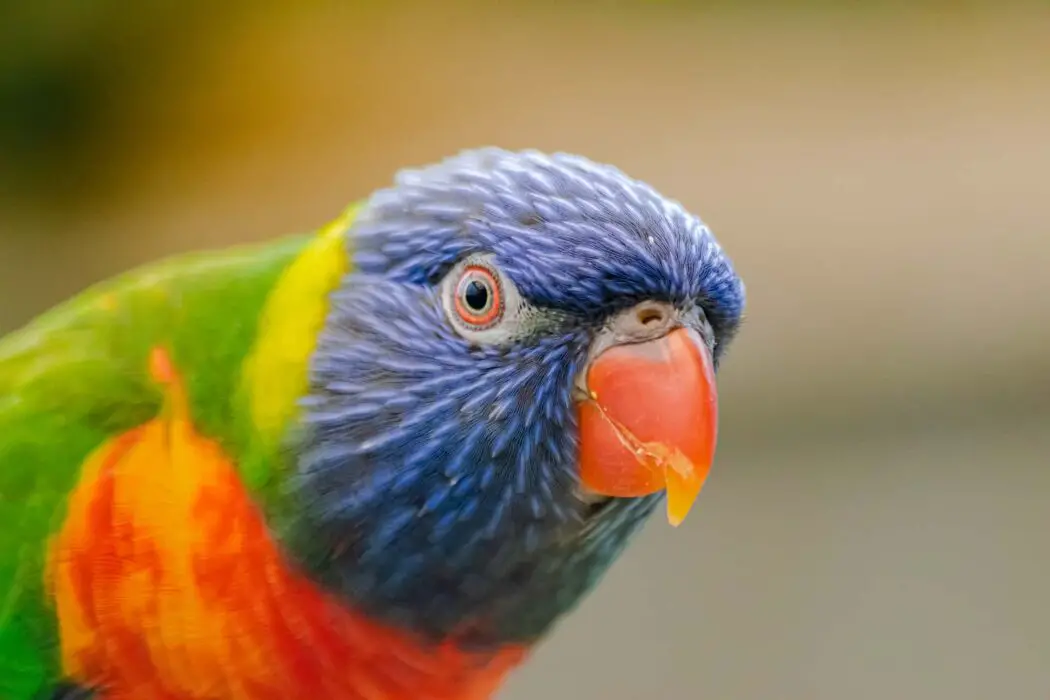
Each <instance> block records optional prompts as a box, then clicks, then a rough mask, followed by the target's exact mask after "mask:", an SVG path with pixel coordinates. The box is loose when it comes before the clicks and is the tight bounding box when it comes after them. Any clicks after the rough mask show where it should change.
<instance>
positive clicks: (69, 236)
mask: <svg viewBox="0 0 1050 700" xmlns="http://www.w3.org/2000/svg"><path fill="white" fill-rule="evenodd" d="M484 144H496V145H501V146H504V147H509V148H520V147H536V148H541V149H545V150H555V149H558V150H568V151H575V152H579V153H582V154H585V155H588V156H590V157H592V158H595V159H597V160H602V161H609V162H613V163H615V164H617V165H618V166H620V167H621V168H623V169H624V170H626V171H627V172H628V173H630V174H632V175H634V176H636V177H640V178H643V179H645V180H647V181H649V182H650V183H652V184H653V185H654V186H656V187H657V188H658V189H660V190H661V191H663V192H664V193H666V194H668V195H670V196H673V197H675V198H677V199H680V200H681V201H683V202H684V203H685V204H686V205H687V206H688V207H690V208H691V209H693V210H694V211H695V212H697V213H699V214H700V215H701V216H702V217H704V218H705V220H706V221H707V222H708V223H709V224H710V225H711V226H712V228H713V229H714V230H715V232H716V233H717V234H718V236H719V237H720V239H721V241H722V243H723V245H724V247H725V248H726V249H727V250H728V252H729V253H730V254H731V255H732V256H733V257H734V260H735V262H736V263H737V266H738V269H739V270H740V272H741V273H742V274H743V276H744V278H745V280H746V282H747V284H748V291H749V296H750V298H749V313H750V318H749V321H748V323H747V325H746V328H745V329H744V331H743V332H742V333H741V335H740V337H739V340H738V341H737V344H736V347H735V348H734V350H733V352H732V353H731V357H730V358H729V360H728V361H727V363H726V364H725V366H724V370H723V372H722V381H721V394H722V401H723V411H724V412H723V428H722V440H721V444H720V451H719V459H718V462H717V465H716V469H715V471H714V473H713V476H712V478H711V480H710V481H709V485H708V487H707V488H706V489H705V491H704V494H703V496H702V498H701V501H700V503H699V505H698V508H697V509H696V510H695V511H694V515H693V516H692V517H691V518H690V520H689V521H687V523H686V524H685V525H684V526H683V528H682V529H680V530H678V531H672V530H671V529H670V528H669V527H667V526H666V524H665V523H663V522H659V521H654V522H653V523H652V525H651V526H650V527H649V528H648V529H647V531H646V532H645V534H644V535H643V537H642V538H641V539H640V540H639V541H638V543H637V545H636V546H635V547H633V548H632V550H631V551H630V552H629V554H628V555H627V556H626V557H625V559H624V560H623V561H622V562H621V563H620V564H619V565H618V566H617V567H616V568H615V569H614V570H613V572H612V573H611V574H610V575H609V577H608V578H607V579H606V583H605V585H604V586H602V587H601V589H600V590H599V591H598V592H597V593H596V594H595V595H594V596H593V597H592V598H590V599H589V600H588V601H587V602H586V603H585V604H584V605H583V606H582V607H581V609H580V610H579V611H578V613H577V614H575V615H574V616H573V617H572V618H571V619H569V620H568V621H567V622H566V623H565V624H564V625H563V626H561V627H560V628H559V630H558V631H557V633H556V635H555V636H554V637H553V638H552V639H551V640H550V641H549V642H547V643H546V644H544V645H543V647H542V648H541V649H540V651H539V652H538V654H537V656H536V659H535V661H534V662H533V663H532V664H531V665H529V666H528V667H527V668H526V669H524V670H523V671H522V672H520V673H519V674H518V675H517V676H516V677H515V678H514V680H513V682H512V683H511V685H510V687H509V688H508V690H507V691H506V693H505V694H504V696H503V697H504V698H506V700H535V699H536V698H573V700H585V699H590V698H593V699H594V700H641V699H643V698H719V699H726V700H730V699H731V700H752V699H754V700H773V699H778V700H779V699H780V698H791V699H795V698H797V699H799V700H803V699H805V700H823V699H827V700H841V699H843V698H849V699H850V700H866V699H868V698H871V699H872V700H874V699H876V698H878V699H879V700H883V699H884V698H887V697H892V698H915V699H923V700H926V699H929V700H939V699H941V698H943V699H945V700H948V699H951V700H966V699H970V698H972V699H974V700H987V699H988V698H1011V699H1014V698H1017V699H1020V698H1032V699H1033V700H1035V699H1039V700H1045V699H1046V698H1048V697H1050V606H1048V604H1047V594H1048V592H1050V503H1048V500H1050V429H1048V421H1050V323H1048V321H1050V231H1048V230H1047V229H1048V224H1050V204H1048V202H1050V184H1048V182H1050V179H1048V172H1050V5H1048V3H1046V2H1030V3H1020V2H1009V1H1006V0H1004V1H1002V2H991V1H989V2H941V3H905V2H897V3H894V2H867V3H864V2H840V3H832V2H808V3H804V2H798V3H790V4H785V3H775V2H764V3H762V2H746V1H744V0H740V1H739V2H735V3H734V2H721V3H706V4H705V3H691V2H647V3H642V2H633V3H632V2H620V3H614V2H590V3H584V2H576V3H556V2H533V3H524V2H507V3H504V6H503V7H502V8H500V7H499V6H498V4H496V3H487V4H486V3H474V4H470V3H465V2H431V3H416V4H409V3H400V4H388V5H386V4H381V3H341V4H333V3H322V2H314V3H300V4H298V5H297V6H294V7H293V6H292V5H291V4H284V3H276V2H270V3H265V2H256V3H251V4H249V3H245V2H229V3H226V4H224V5H221V6H220V5H218V4H211V5H209V4H206V3H202V2H193V1H184V2H180V3H176V2H163V1H157V2H151V3H142V4H138V5H135V4H125V3H117V2H112V1H109V2H107V1H105V0H97V1H96V2H93V3H85V2H73V1H72V0H41V1H38V2H29V0H23V1H22V2H12V1H11V0H0V332H5V331H8V330H11V329H13V328H15V327H16V326H18V325H19V324H21V323H22V322H24V321H25V320H26V319H27V318H29V317H30V316H32V315H33V314H35V313H37V312H39V311H41V310H43V309H44V308H46V307H47V306H49V305H51V304H53V303H55V302H57V301H59V300H60V299H62V298H64V297H66V296H67V295H70V294H72V293H74V292H76V291H77V290H79V289H81V288H82V287H84V286H85V285H87V284H89V283H91V282H93V281H96V280H98V279H100V278H102V277H105V276H108V275H110V274H113V273H115V272H118V271H120V270H123V269H125V268H127V267H129V266H132V265H134V264H137V263H140V262H143V261H146V260H149V259H152V258H155V257H158V256H160V255H164V254H168V253H173V252H176V251H182V250H187V249H192V248H200V247H205V246H216V245H224V244H228V243H233V242H243V241H253V240H260V239H264V238H267V237H271V236H276V235H280V234H283V233H287V232H290V231H298V230H304V229H308V228H312V227H313V226H315V225H317V224H319V223H322V222H324V221H326V220H327V219H329V218H331V217H332V216H334V215H335V214H337V213H338V212H339V211H340V209H341V208H342V207H343V205H344V204H345V203H347V202H348V201H350V200H352V199H355V198H357V197H360V196H362V195H364V194H366V193H367V192H369V191H370V190H372V189H373V188H375V187H378V186H383V185H385V184H387V183H388V182H389V181H390V178H391V176H392V174H393V172H394V171H395V170H396V169H398V168H400V167H402V166H406V165H419V164H425V163H428V162H430V161H433V160H435V159H438V158H440V157H443V156H445V155H449V154H451V153H454V152H456V151H458V150H460V149H463V148H467V147H472V146H477V145H484Z"/></svg>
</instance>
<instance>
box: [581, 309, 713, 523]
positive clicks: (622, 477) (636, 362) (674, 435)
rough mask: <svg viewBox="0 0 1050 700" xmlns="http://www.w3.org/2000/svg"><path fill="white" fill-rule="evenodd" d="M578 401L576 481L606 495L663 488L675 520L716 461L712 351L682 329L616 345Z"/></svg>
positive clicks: (601, 358)
mask: <svg viewBox="0 0 1050 700" xmlns="http://www.w3.org/2000/svg"><path fill="white" fill-rule="evenodd" d="M586 380H587V390H588V392H589V394H590V396H589V398H587V399H584V400H583V401H581V402H580V404H579V418H580V480H581V482H582V484H583V486H584V487H586V488H587V489H589V490H590V491H592V492H594V493H597V494H601V495H604V496H618V497H631V496H644V495H647V494H651V493H656V492H657V491H660V490H662V489H666V490H667V519H668V520H669V521H670V523H671V525H674V526H678V525H679V524H680V523H681V522H682V521H683V520H684V519H685V516H686V515H687V514H688V513H689V509H690V508H691V507H692V505H693V502H694V501H695V500H696V497H697V496H698V495H700V489H702V488H703V485H704V481H706V480H707V474H708V472H709V471H710V470H711V462H712V460H713V459H714V453H715V442H716V438H717V433H718V394H717V390H716V387H715V376H714V363H713V362H712V359H711V353H710V351H709V350H708V349H707V346H706V345H705V344H704V342H703V340H701V338H700V336H699V334H697V333H696V332H695V331H692V330H690V329H687V328H679V329H676V330H674V331H672V332H671V333H669V334H668V335H665V336H663V337H661V338H657V339H656V340H649V341H646V342H643V343H634V344H625V345H615V346H613V347H611V348H609V349H608V350H605V351H604V352H602V353H601V354H600V355H598V356H597V357H596V358H595V359H594V361H593V362H592V363H591V366H590V368H589V369H588V370H587V375H586Z"/></svg>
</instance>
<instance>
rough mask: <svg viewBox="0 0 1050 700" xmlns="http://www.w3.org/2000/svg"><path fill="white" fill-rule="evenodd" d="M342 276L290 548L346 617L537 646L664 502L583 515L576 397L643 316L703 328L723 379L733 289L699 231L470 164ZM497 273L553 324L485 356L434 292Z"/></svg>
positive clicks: (528, 175) (433, 179)
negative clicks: (590, 365) (669, 312)
mask: <svg viewBox="0 0 1050 700" xmlns="http://www.w3.org/2000/svg"><path fill="white" fill-rule="evenodd" d="M347 241H348V250H349V253H350V255H351V256H352V259H353V261H354V272H353V273H351V274H350V275H348V276H347V277H346V279H345V280H344V282H343V284H342V285H341V287H340V289H339V290H338V292H337V293H335V295H334V296H333V299H332V309H331V313H330V316H329V318H328V321H327V324H326V327H325V329H324V331H323V333H322V335H321V338H320V342H319V345H318V348H317V352H316V353H315V356H314V358H313V363H312V370H311V391H310V394H309V396H308V397H307V398H306V399H305V400H304V405H305V419H304V431H303V437H302V442H301V446H300V449H299V452H298V454H299V457H298V469H297V470H296V478H295V479H294V482H293V486H294V489H295V496H296V498H297V502H298V505H299V511H298V513H297V516H296V520H295V525H294V527H293V529H292V532H291V534H290V535H289V536H290V538H291V540H292V541H291V545H292V546H291V549H292V551H294V552H296V553H297V555H298V556H299V557H300V560H301V563H302V564H303V565H304V566H306V567H307V568H308V569H309V570H310V571H311V572H312V573H313V575H314V576H315V577H316V578H317V579H318V580H319V581H320V582H321V583H322V584H323V585H325V586H326V587H328V588H329V589H330V590H332V591H333V592H335V593H337V594H338V595H341V596H343V597H344V599H345V600H347V601H348V602H349V604H351V605H353V606H354V607H355V608H357V609H359V610H362V611H364V612H366V613H368V614H371V615H373V616H375V617H376V618H378V619H382V620H385V621H388V622H390V623H391V624H395V625H398V626H400V627H403V628H406V629H409V630H412V631H414V632H416V633H418V634H420V635H423V636H425V637H428V638H430V639H435V640H437V639H444V638H448V637H451V636H456V637H458V638H460V639H463V640H465V641H471V642H472V643H474V644H477V645H480V646H483V647H495V646H499V645H503V644H508V643H528V642H531V641H534V640H536V639H537V638H539V637H540V636H541V635H542V634H543V633H544V632H545V631H546V630H547V629H548V628H549V627H550V625H551V624H552V623H553V622H554V621H555V620H556V619H557V618H558V617H559V616H560V615H561V614H563V613H564V612H566V611H567V610H569V609H570V608H572V607H573V606H574V605H575V604H576V603H577V602H578V601H579V599H580V598H581V596H582V595H583V594H585V593H586V591H587V590H588V589H589V588H590V587H591V586H592V585H593V584H594V583H595V582H596V581H597V579H598V578H599V577H600V576H601V574H602V573H604V571H605V570H606V568H607V567H608V565H609V564H610V563H611V562H612V561H613V560H614V559H615V558H616V556H617V555H618V554H619V553H620V551H621V550H622V549H623V547H624V545H625V544H626V542H627V540H628V538H629V537H630V535H631V534H632V533H634V532H635V531H636V530H637V529H638V527H639V526H640V525H641V523H642V522H644V520H645V518H646V516H647V515H648V514H649V513H650V512H651V511H652V510H653V508H654V506H655V505H656V504H657V502H658V501H659V498H660V496H650V497H645V498H638V499H614V500H612V501H609V502H607V503H604V504H602V505H601V506H600V507H597V508H596V507H594V506H592V505H589V504H588V503H587V502H585V501H584V500H582V499H581V498H580V497H579V496H578V490H577V488H576V486H577V477H576V464H577V440H578V438H577V425H576V412H575V408H574V403H573V398H572V386H573V380H574V378H575V375H576V373H577V371H579V370H580V369H581V368H582V367H583V366H584V363H585V360H586V357H587V352H588V348H589V346H590V343H591V340H592V339H593V337H594V334H595V332H596V330H597V329H598V328H599V327H600V326H601V324H602V322H603V321H604V320H605V319H606V318H608V317H609V316H610V315H611V314H613V313H615V312H616V311H619V310H621V309H623V308H626V307H628V306H630V305H633V304H635V303H638V302H639V301H643V300H646V299H657V300H662V301H668V302H672V303H674V304H676V305H680V306H696V307H698V308H700V309H701V310H702V311H703V315H704V316H705V317H706V323H707V324H708V326H707V327H708V330H709V332H710V335H711V336H712V337H711V340H712V343H713V346H714V352H715V356H716V360H717V358H718V357H719V356H720V355H721V353H722V350H723V349H724V347H725V345H726V344H727V343H728V341H729V339H730V338H731V337H732V335H733V334H734V332H735V330H736V328H737V325H738V323H739V320H740V316H741V313H742V311H743V306H744V288H743V285H742V283H741V281H740V279H739V278H738V276H737V275H736V273H735V272H734V270H733V267H732V265H731V263H730V261H729V260H728V258H727V257H726V256H725V255H724V254H723V252H722V250H721V248H720V247H719V245H718V243H717V242H716V241H715V239H714V237H713V236H712V235H711V233H710V231H709V230H708V229H707V227H706V226H705V225H704V224H703V223H702V222H701V221H700V220H699V219H698V218H696V217H695V216H693V215H691V214H689V213H688V212H686V211H685V210H684V209H683V208H682V207H681V206H680V205H679V204H678V203H676V202H674V201H671V200H668V199H666V198H664V197H662V196H660V195H659V194H658V193H656V192H655V191H653V190H652V189H651V188H650V187H648V186H647V185H645V184H643V183H640V182H638V181H635V180H632V179H630V178H628V177H627V176H626V175H624V174H623V173H621V172H620V171H619V170H616V169H615V168H612V167H609V166H606V165H600V164H596V163H593V162H591V161H589V160H586V159H584V158H581V157H577V156H572V155H564V154H558V155H550V156H549V155H545V154H541V153H537V152H532V151H528V152H522V153H511V152H507V151H503V150H499V149H482V150H477V151H469V152H465V153H462V154H460V155H459V156H456V157H453V158H450V159H448V160H446V161H444V162H443V163H440V164H437V165H434V166H430V167H428V168H425V169H421V170H411V171H404V172H402V173H400V174H399V175H398V177H397V179H396V182H395V185H394V186H393V187H392V188H390V189H385V190H381V191H379V192H377V193H375V194H374V195H373V196H372V197H371V199H370V200H369V201H368V203H367V204H366V206H365V207H364V209H363V211H362V213H361V214H360V215H359V217H358V219H357V221H355V223H354V224H353V225H352V227H351V228H350V230H349V231H348V232H347ZM472 255H488V256H491V260H492V261H493V263H494V264H495V266H496V267H497V268H498V269H499V270H500V271H501V272H502V274H503V275H505V276H506V277H507V278H508V279H509V280H511V281H512V282H513V284H514V285H515V286H516V288H517V290H518V291H519V292H520V295H521V298H522V300H523V301H524V303H526V304H527V305H528V306H529V307H530V308H532V309H535V310H537V313H538V314H540V315H541V316H542V317H543V318H544V319H545V322H544V323H543V324H539V325H538V326H537V327H536V330H535V331H534V332H532V333H529V334H524V335H522V336H521V337H518V338H515V339H514V340H513V342H510V343H507V344H498V345H484V344H482V345H479V344H476V343H470V342H468V341H467V340H466V339H464V338H463V337H461V335H459V334H458V333H457V332H456V330H455V328H454V327H453V325H452V323H451V322H450V320H449V319H448V318H447V316H446V313H445V310H444V307H443V305H442V301H441V297H440V283H441V280H442V279H443V277H444V276H445V275H446V273H448V271H449V270H450V269H452V268H453V266H454V265H456V263H457V262H458V261H460V260H463V259H464V258H465V257H467V256H472Z"/></svg>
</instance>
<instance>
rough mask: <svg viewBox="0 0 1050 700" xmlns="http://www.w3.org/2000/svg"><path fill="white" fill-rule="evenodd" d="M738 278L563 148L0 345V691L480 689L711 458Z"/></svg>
mask: <svg viewBox="0 0 1050 700" xmlns="http://www.w3.org/2000/svg"><path fill="white" fill-rule="evenodd" d="M745 296H746V295H745V287H744V284H743V282H742V280H741V278H740V276H739V275H738V273H737V272H736V271H735V268H734V266H733V264H732V262H731V260H730V258H729V257H728V255H727V254H726V253H725V252H724V251H723V249H722V247H721V246H720V244H719V243H718V241H717V240H716V239H715V237H714V235H713V233H712V232H711V230H710V229H709V228H708V226H707V225H706V224H704V223H703V221H702V220H701V219H700V218H698V217H697V216H696V215H694V214H691V213H690V212H688V211H687V210H686V209H685V208H684V207H683V206H682V205H681V204H680V203H679V202H678V201H676V200H673V199H671V198H668V197H665V196H664V195H662V194H660V193H658V192H657V191H656V190H655V189H653V188H652V187H651V186H649V185H647V184H646V183H644V182H642V181H640V180H637V179H634V178H631V177H629V176H628V175H626V174H625V173H624V172H622V171H621V170H619V169H618V168H616V167H614V166H612V165H608V164H603V163H598V162H595V161H593V160H590V159H588V158H586V157H584V156H580V155H575V154H572V153H563V152H554V153H546V152H541V151H538V150H521V151H511V150H506V149H502V148H497V147H494V146H493V147H479V148H473V149H467V150H463V151H460V152H458V153H456V154H453V155H450V156H448V157H445V158H444V159H443V160H439V161H436V162H433V163H431V164H428V165H425V166H420V167H413V168H404V169H402V170H400V171H398V172H397V173H396V175H395V176H394V177H393V181H392V183H391V184H389V185H387V186H384V187H381V188H379V189H376V190H375V191H373V192H372V193H371V194H369V195H368V196H366V197H363V198H359V199H357V200H356V201H355V202H354V203H353V204H351V205H350V206H348V207H346V208H345V209H344V210H343V211H342V212H341V213H340V214H339V215H338V216H336V217H334V218H333V219H332V220H331V221H330V222H329V223H327V224H325V225H323V226H321V227H319V228H317V229H315V230H313V231H312V232H310V233H305V234H297V235H290V236H281V237H276V238H273V239H267V240H265V241H262V242H256V243H251V244H242V245H237V246H229V247H223V248H217V249H213V250H198V251H195V252H190V253H182V254H177V255H173V256H170V257H166V258H163V259H161V260H158V261H154V262H150V263H146V264H144V265H142V266H140V267H137V268H134V269H132V270H130V271H127V272H125V273H123V274H120V275H117V276H116V277H113V278H111V279H107V280H104V281H102V282H99V283H97V284H95V285H93V286H91V287H90V288H88V289H85V290H84V291H82V292H81V293H79V294H78V295H76V296H74V297H73V298H71V299H69V300H67V301H65V302H63V303H61V304H59V305H57V306H55V307H54V308H52V309H50V310H48V311H46V312H44V313H43V314H41V315H40V316H38V317H37V318H35V319H32V320H31V321H30V322H28V323H27V324H26V325H25V326H23V327H22V328H20V329H18V330H16V331H14V332H12V333H11V334H9V335H7V336H5V337H4V338H2V339H0V698H4V699H6V700H28V699H29V698H51V699H53V700H58V699H60V698H61V699H66V700H71V699H72V698H95V699H97V700H131V699H133V698H134V699H135V700H225V699H231V700H270V699H276V698H281V699H287V698H326V699H332V700H407V699H409V698H411V699H412V700H483V699H485V698H490V697H492V696H493V695H494V694H495V693H496V692H498V691H499V689H500V688H501V687H503V686H504V684H505V682H506V680H507V678H508V677H510V675H511V674H512V672H513V671H514V669H516V668H518V667H519V666H520V665H521V664H522V663H524V662H525V661H526V660H527V659H528V658H529V657H530V650H532V649H533V648H534V647H535V645H536V644H537V643H538V642H539V641H540V640H542V639H544V638H546V636H547V635H548V634H550V633H551V632H552V630H553V629H554V628H555V627H556V625H557V623H558V622H559V621H560V620H562V619H564V618H565V616H566V615H568V614H570V613H571V612H572V611H573V609H574V608H575V607H576V606H577V605H578V604H579V603H580V601H581V600H582V599H584V598H585V596H586V595H587V594H588V593H589V592H590V591H592V590H593V589H594V587H595V586H596V585H597V584H598V583H599V581H600V580H601V578H602V576H603V575H604V574H605V572H606V571H607V570H608V569H609V567H610V566H611V565H612V564H613V562H614V561H616V560H617V559H618V558H619V557H620V555H621V553H622V552H623V551H624V549H625V548H626V547H627V546H628V544H629V542H630V541H631V539H632V536H633V535H634V534H635V533H637V532H638V531H639V529H640V528H641V527H642V525H643V524H644V523H646V522H647V521H648V520H649V516H650V515H652V514H653V513H655V512H660V511H661V510H662V512H664V514H665V517H666V518H667V520H668V521H669V522H670V524H671V525H678V524H679V523H681V522H682V521H683V519H684V518H685V517H686V515H687V513H688V512H689V510H690V508H691V507H692V505H693V503H694V502H695V500H696V499H697V497H698V494H699V493H700V491H701V489H702V487H703V485H704V483H705V480H706V478H707V475H708V473H709V470H710V467H711V463H712V460H713V458H714V452H715V445H716V439H717V432H718V396H717V389H716V372H717V369H718V367H719V366H720V363H721V361H722V359H723V358H724V356H725V352H726V349H727V348H728V347H729V345H730V343H731V341H732V340H733V338H734V337H735V335H736V334H737V331H738V329H739V328H740V326H741V323H742V319H743V314H744V306H745Z"/></svg>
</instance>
